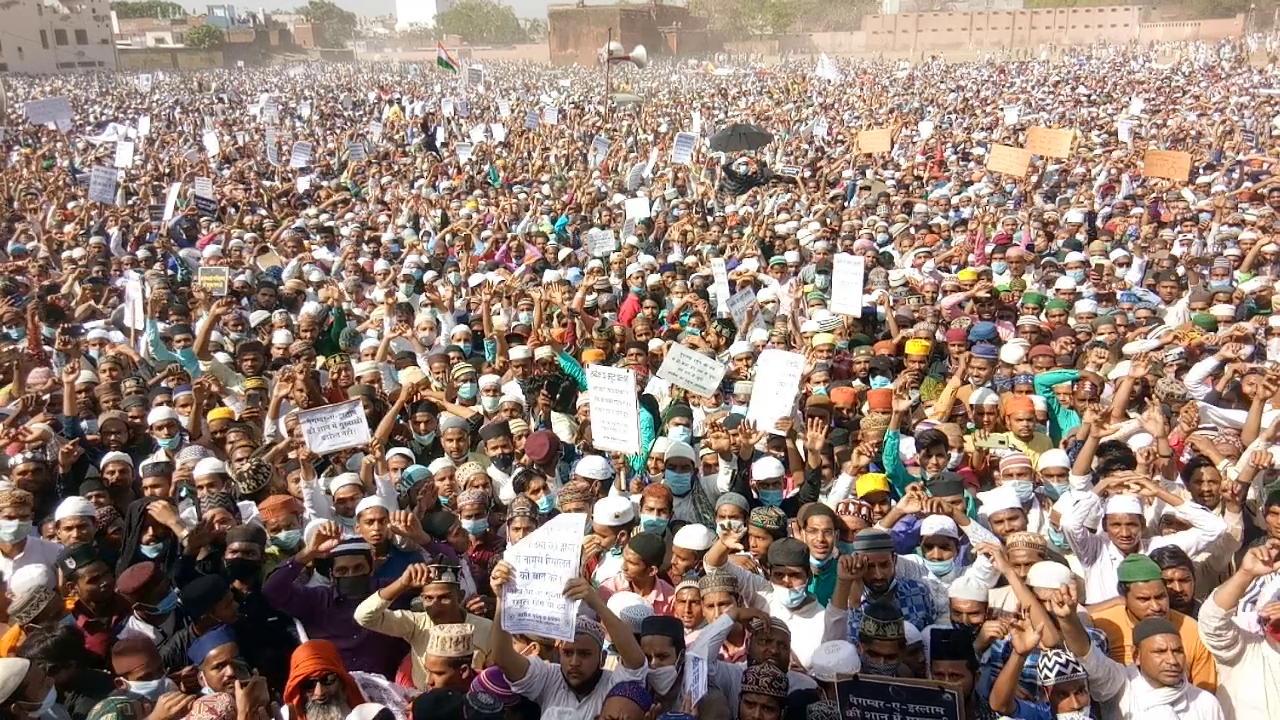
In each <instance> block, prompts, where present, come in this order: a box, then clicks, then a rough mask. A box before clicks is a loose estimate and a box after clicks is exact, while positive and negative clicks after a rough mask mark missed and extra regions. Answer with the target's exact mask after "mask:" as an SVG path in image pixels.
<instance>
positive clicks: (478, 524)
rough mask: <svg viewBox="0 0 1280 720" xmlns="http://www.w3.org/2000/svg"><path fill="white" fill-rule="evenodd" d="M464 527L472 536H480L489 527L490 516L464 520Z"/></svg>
mask: <svg viewBox="0 0 1280 720" xmlns="http://www.w3.org/2000/svg"><path fill="white" fill-rule="evenodd" d="M462 529H463V530H466V531H467V534H468V535H470V536H471V537H480V536H481V535H483V534H484V533H485V531H486V530H488V529H489V519H488V518H475V519H472V520H463V521H462Z"/></svg>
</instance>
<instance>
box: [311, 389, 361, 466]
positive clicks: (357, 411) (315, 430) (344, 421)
mask: <svg viewBox="0 0 1280 720" xmlns="http://www.w3.org/2000/svg"><path fill="white" fill-rule="evenodd" d="M298 423H299V424H301V425H302V436H303V438H304V439H305V440H306V443H307V449H308V450H310V451H311V452H312V453H314V454H316V455H324V454H326V453H331V452H337V451H339V450H346V449H347V448H353V447H360V446H361V445H368V444H369V437H370V435H369V421H368V420H366V419H365V417H364V406H363V405H361V403H360V401H359V400H348V401H347V402H342V403H335V404H333V405H325V406H323V407H318V408H312V409H310V410H301V411H299V412H298Z"/></svg>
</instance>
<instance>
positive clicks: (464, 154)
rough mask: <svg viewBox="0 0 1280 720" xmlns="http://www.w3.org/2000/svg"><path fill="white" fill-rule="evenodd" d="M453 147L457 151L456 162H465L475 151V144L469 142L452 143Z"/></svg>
mask: <svg viewBox="0 0 1280 720" xmlns="http://www.w3.org/2000/svg"><path fill="white" fill-rule="evenodd" d="M453 149H454V151H455V152H457V153H458V162H462V163H465V162H466V161H468V160H470V159H471V156H472V155H473V154H474V153H475V150H476V146H475V145H472V144H471V143H469V142H463V143H458V144H457V145H454V146H453Z"/></svg>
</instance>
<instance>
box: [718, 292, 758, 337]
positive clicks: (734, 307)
mask: <svg viewBox="0 0 1280 720" xmlns="http://www.w3.org/2000/svg"><path fill="white" fill-rule="evenodd" d="M755 303H756V293H755V291H754V290H752V289H751V288H743V289H742V290H739V291H738V292H736V293H734V294H733V295H730V296H729V301H728V302H726V303H725V305H726V306H727V308H728V310H729V317H731V318H733V324H734V325H736V326H738V328H742V326H743V325H745V324H746V322H747V312H748V311H749V310H751V306H752V305H755Z"/></svg>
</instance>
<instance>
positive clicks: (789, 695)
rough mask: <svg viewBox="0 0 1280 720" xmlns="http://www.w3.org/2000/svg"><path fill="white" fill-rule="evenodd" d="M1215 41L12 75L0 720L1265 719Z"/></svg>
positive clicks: (1277, 348)
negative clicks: (1009, 168) (745, 142)
mask: <svg viewBox="0 0 1280 720" xmlns="http://www.w3.org/2000/svg"><path fill="white" fill-rule="evenodd" d="M1267 47H1269V45H1268V46H1267ZM1260 48H1261V46H1260V44H1259V40H1258V39H1257V38H1250V39H1248V40H1247V42H1246V41H1242V42H1234V41H1233V42H1229V43H1228V42H1224V43H1220V44H1214V45H1206V44H1180V45H1176V46H1163V47H1153V48H1143V47H1137V46H1132V47H1105V48H1089V49H1086V50H1079V51H1073V50H1070V49H1063V50H1060V51H1059V52H1057V53H1055V54H1054V55H1053V56H1052V57H1041V58H1040V59H1017V58H1008V57H1006V58H1000V59H991V60H986V61H981V62H945V61H943V60H942V59H937V58H935V59H929V60H925V61H921V62H917V63H914V64H913V63H907V62H897V63H895V62H888V61H856V62H854V61H832V60H829V59H826V58H824V59H823V61H822V62H821V63H818V64H817V65H818V66H817V67H816V68H815V63H814V62H813V61H807V62H791V63H787V64H779V65H767V64H749V65H748V64H738V65H734V64H731V63H730V64H720V65H719V66H717V65H716V64H714V63H710V62H698V63H678V62H660V63H656V64H655V65H653V66H651V67H648V68H645V69H643V70H640V69H636V68H632V67H629V66H621V65H620V66H619V67H617V68H616V69H615V72H614V77H613V89H614V90H615V91H617V92H618V93H621V94H620V95H618V96H616V97H612V98H609V97H606V96H605V95H604V81H603V71H602V70H601V69H600V68H598V67H597V68H581V67H574V68H552V67H544V66H533V65H520V64H503V63H483V64H478V63H477V64H471V65H469V66H466V67H463V68H461V72H450V71H449V70H446V69H441V68H437V67H434V66H426V65H413V64H404V63H391V64H385V63H384V64H352V65H341V64H316V65H308V66H295V67H282V68H270V69H240V70H235V71H216V72H215V71H205V72H155V73H147V74H145V75H138V74H126V73H119V74H83V75H63V76H50V77H9V78H7V79H6V86H7V87H6V90H7V102H8V111H9V117H8V122H7V126H6V127H5V132H4V135H3V141H2V142H3V144H4V149H5V151H6V157H7V162H6V163H5V166H4V170H3V174H2V175H0V177H2V178H3V182H0V202H2V203H3V206H4V210H5V212H4V215H3V217H2V218H0V383H3V385H2V387H0V403H2V404H3V408H0V424H2V425H3V428H2V430H0V432H2V434H3V438H4V442H5V445H6V447H5V452H4V455H3V459H2V460H0V466H2V469H3V476H4V481H3V482H2V483H0V578H2V579H3V586H4V590H5V592H3V593H0V597H2V598H4V601H3V602H0V621H3V623H4V624H3V626H0V629H2V630H3V632H2V634H0V720H26V719H27V718H41V719H43V720H143V719H144V718H145V720H179V719H181V718H190V719H191V720H287V719H288V720H295V719H296V720H344V719H345V718H353V719H354V720H410V719H412V720H427V719H428V718H430V719H431V720H452V719H454V718H466V719H467V720H532V719H534V718H538V717H547V718H558V719H559V720H597V719H598V720H656V719H657V718H660V717H667V718H687V717H690V716H693V717H697V718H700V720H783V718H786V719H787V720H835V719H836V718H838V717H841V716H844V717H848V718H859V717H862V716H866V717H924V716H929V717H932V716H933V715H921V714H920V713H923V712H925V711H924V710H920V709H919V707H923V705H920V706H917V705H915V704H913V703H916V702H920V703H923V702H924V700H918V701H917V700H916V699H915V698H917V697H919V698H925V697H932V698H934V699H937V698H938V697H944V696H945V697H950V698H954V699H956V700H957V702H956V703H955V705H954V706H953V707H954V708H958V712H959V714H958V715H956V720H960V718H964V719H965V720H986V719H987V718H997V717H1009V718H1020V719H1023V720H1086V719H1089V718H1092V719H1094V720H1111V719H1113V718H1114V719H1117V720H1120V719H1123V720H1135V719H1136V718H1139V717H1141V718H1144V720H1147V719H1153V720H1166V719H1168V718H1189V719H1194V720H1200V719H1204V720H1211V719H1215V718H1226V719H1228V720H1231V719H1239V720H1244V719H1246V718H1247V719H1249V720H1256V719H1258V718H1269V717H1280V442H1278V441H1277V439H1276V433H1277V428H1278V427H1280V425H1278V424H1277V423H1276V419H1277V416H1280V302H1277V301H1278V300H1280V237H1278V236H1280V217H1278V216H1277V211H1280V184H1277V183H1276V178H1277V175H1276V174H1274V173H1273V172H1272V170H1273V168H1274V167H1275V165H1276V163H1277V162H1280V159H1278V157H1277V156H1276V155H1275V150H1276V147H1277V145H1278V144H1280V143H1278V142H1277V138H1280V100H1278V99H1277V98H1278V97H1280V90H1273V89H1272V87H1273V82H1274V81H1275V77H1276V69H1277V68H1276V67H1275V61H1274V60H1266V59H1265V58H1263V59H1261V60H1260V59H1259V58H1260V55H1265V48H1261V49H1260ZM1251 51H1257V52H1251ZM445 64H448V63H445ZM59 99H65V100H66V101H67V105H69V108H70V114H69V116H68V115H67V114H66V112H65V111H63V110H60V109H59V108H60V107H63V106H62V105H61V100H59ZM735 123H743V124H750V125H752V126H754V127H755V128H756V129H757V130H762V131H765V132H767V133H768V134H769V135H771V136H772V137H771V139H770V138H768V137H767V136H766V138H765V142H764V143H763V144H759V143H756V144H752V145H750V146H749V147H733V146H729V147H725V146H723V145H722V144H721V141H720V140H714V141H713V139H712V138H713V137H717V133H722V134H721V135H720V136H718V137H724V132H723V131H726V129H729V128H730V127H731V126H732V125H734V124H735ZM1036 127H1048V128H1059V129H1068V130H1071V131H1072V133H1071V134H1072V138H1071V140H1072V142H1071V149H1070V152H1069V153H1068V157H1064V158H1058V157H1043V156H1039V155H1036V156H1033V157H1032V158H1031V160H1030V164H1029V166H1028V169H1027V172H1026V173H1025V174H1024V175H1022V176H1018V175H1016V174H1006V173H1002V172H996V171H993V170H990V169H988V168H987V158H988V157H990V155H991V152H992V149H993V147H995V146H996V145H1004V146H1012V147H1023V146H1024V144H1025V143H1026V141H1027V136H1028V133H1029V131H1030V130H1031V129H1032V128H1036ZM868 130H889V131H890V133H889V137H890V141H889V149H888V150H882V151H879V152H860V151H859V149H860V147H862V146H861V145H860V143H859V135H860V133H861V132H863V131H868ZM680 133H690V134H691V135H692V137H693V138H695V140H694V142H693V145H692V147H691V148H690V147H689V145H688V144H687V142H684V140H687V138H688V136H682V135H679V134H680ZM863 137H864V138H865V137H867V136H863ZM1152 150H1171V151H1178V152H1185V153H1188V154H1189V156H1190V159H1191V166H1190V169H1189V171H1188V174H1187V177H1186V178H1185V180H1181V181H1180V180H1178V179H1168V178H1167V177H1164V178H1161V177H1155V176H1154V175H1156V173H1153V172H1149V171H1151V170H1152V168H1151V167H1150V165H1151V163H1150V162H1148V161H1147V157H1148V156H1147V153H1148V152H1149V151H1152ZM1165 174H1166V175H1167V174H1168V173H1167V172H1166V173H1165ZM858 263H861V265H858ZM856 267H860V268H861V271H857V272H851V271H850V268H856ZM850 298H852V301H851V300H850ZM672 354H678V355H679V356H680V357H681V358H682V360H681V361H680V362H678V363H675V362H672V363H667V364H666V366H665V367H664V359H666V358H667V356H669V355H672ZM694 355H697V356H700V357H693V356H694ZM695 360H697V361H698V362H694V361H695ZM760 366H764V367H765V368H766V369H765V370H760V369H759V368H760ZM691 367H696V368H699V369H700V370H699V371H698V372H691V371H690V368H691ZM708 367H710V368H712V369H713V370H707V368H708ZM787 367H789V368H792V369H794V370H795V371H796V373H795V374H791V373H789V372H783V371H780V370H779V368H787ZM603 368H611V369H614V370H617V371H625V372H623V374H621V375H619V374H618V373H614V374H613V375H612V377H624V378H627V380H626V381H625V383H624V385H625V386H624V387H623V388H622V389H621V392H620V393H616V392H615V393H614V394H612V395H610V396H608V397H606V396H605V395H603V394H601V390H600V389H599V386H597V385H595V384H593V383H594V382H596V380H595V379H596V378H598V377H602V375H601V373H600V371H601V370H602V369H603ZM703 371H706V372H703ZM699 373H701V374H699ZM708 376H709V377H708ZM632 380H634V383H632V382H631V381H632ZM614 390H615V391H616V390H617V388H616V386H615V387H614ZM632 391H634V402H633V404H632V407H634V412H633V413H626V412H624V413H622V417H619V413H618V412H617V408H618V407H619V405H618V402H619V401H618V398H619V396H621V397H622V398H623V404H624V405H625V403H626V402H627V401H629V398H631V397H632ZM593 399H594V400H596V402H594V403H593V402H592V400H593ZM352 401H355V402H356V403H357V404H356V405H355V406H354V407H355V409H354V410H351V409H350V408H351V407H352V406H350V405H344V403H351V402H352ZM780 404H781V405H780ZM593 405H594V409H593ZM344 407H345V408H348V411H347V412H346V414H343V413H344V411H343V410H342V409H343V408H344ZM593 411H594V412H595V413H596V415H597V416H596V417H595V418H594V419H593V417H592V414H593ZM606 412H607V413H609V415H610V417H609V418H607V419H606V418H604V417H602V415H603V414H604V413H606ZM325 423H328V425H325ZM619 427H624V428H630V430H629V431H628V432H630V433H631V436H629V437H627V438H624V440H626V442H625V443H624V444H623V446H622V447H623V449H629V450H630V452H618V451H616V450H617V448H618V447H619V446H618V444H617V443H618V438H617V431H618V428H619ZM326 428H327V429H326ZM362 433H363V434H362ZM604 434H608V435H609V440H608V441H605V440H600V441H597V440H596V439H594V436H597V435H599V436H600V437H602V438H603V437H604ZM350 436H357V437H358V438H359V442H358V443H356V444H353V443H350V442H337V443H335V442H334V438H339V439H341V438H346V437H350ZM353 445H354V446H353ZM601 445H603V446H605V447H603V448H602V447H600V446H601ZM605 448H610V449H605ZM558 518H560V519H561V521H572V522H573V523H577V522H578V519H579V518H581V523H582V532H581V536H582V537H581V541H580V543H575V547H574V550H573V557H572V558H563V557H559V558H555V559H556V560H557V561H558V562H562V563H563V564H564V565H565V566H571V567H572V568H574V570H572V571H571V572H570V574H571V575H572V577H571V579H569V580H568V582H567V583H566V584H565V586H564V588H563V591H562V592H560V591H559V590H557V592H558V593H560V597H559V599H560V601H562V602H563V601H565V600H567V601H570V603H571V604H570V605H569V607H576V608H577V611H576V612H577V614H576V617H571V618H570V619H569V625H568V626H567V627H568V632H567V634H566V635H564V636H563V637H559V638H557V637H552V636H549V635H542V634H537V633H532V634H526V632H524V630H525V629H527V627H528V626H527V625H524V624H519V623H513V622H512V620H513V618H514V617H515V615H514V614H513V613H515V612H516V610H513V609H512V608H511V607H510V606H509V604H508V603H507V602H506V601H507V599H508V598H510V597H512V593H513V592H516V591H517V590H520V589H521V588H528V587H530V586H529V585H526V584H524V583H527V582H528V581H529V579H530V577H532V576H533V575H534V574H535V573H534V572H533V571H534V570H536V568H531V567H530V564H531V561H530V560H529V558H530V557H533V555H531V554H530V553H528V552H523V553H522V552H519V551H520V548H521V547H522V546H521V543H522V541H526V539H529V540H528V542H526V543H525V545H524V546H523V547H528V546H529V543H531V542H533V541H534V540H535V539H536V538H533V539H531V536H534V535H537V534H538V533H540V531H543V532H546V531H550V530H552V529H553V528H551V527H548V523H552V522H557V519H558ZM557 527H559V525H557ZM572 527H574V528H576V525H574V526H572ZM575 532H576V531H575ZM538 537H544V535H538ZM575 537H576V535H575ZM578 545H580V548H579V547H577V546H578ZM579 549H580V555H579ZM557 588H558V586H557ZM521 612H523V611H521ZM520 619H521V623H524V622H525V621H526V620H527V619H528V616H527V615H523V614H522V615H521V617H520ZM895 686H896V687H898V688H902V689H905V692H907V693H912V692H914V693H918V695H910V694H904V695H898V696H896V697H899V698H900V700H901V702H899V703H896V704H893V703H891V705H892V707H884V706H882V707H881V709H880V711H879V713H880V714H877V712H873V711H868V710H867V709H866V708H865V707H864V708H862V709H860V706H859V704H858V703H859V702H861V701H862V700H863V699H866V698H870V697H871V695H870V693H871V692H872V690H873V689H874V688H877V687H879V688H884V687H895ZM939 692H942V693H943V694H942V695H939V694H938V693H939ZM930 693H932V695H930ZM948 693H949V694H948ZM909 697H910V698H912V699H910V700H908V698H909ZM913 708H914V709H913ZM931 712H932V711H931ZM944 714H945V713H944ZM952 715H955V711H954V710H953V711H952Z"/></svg>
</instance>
